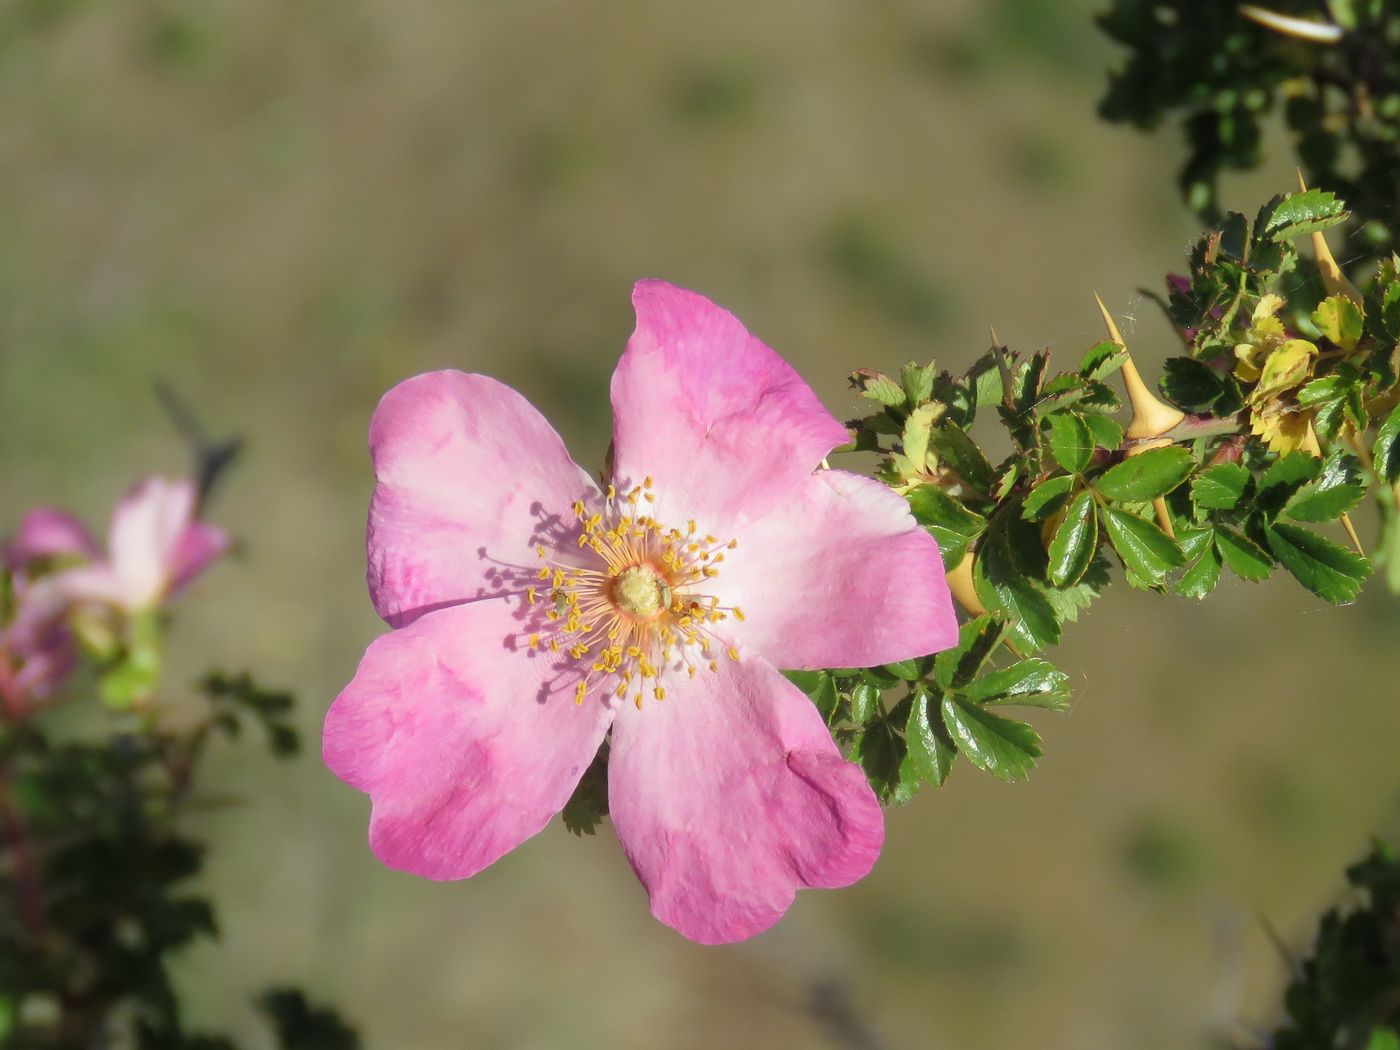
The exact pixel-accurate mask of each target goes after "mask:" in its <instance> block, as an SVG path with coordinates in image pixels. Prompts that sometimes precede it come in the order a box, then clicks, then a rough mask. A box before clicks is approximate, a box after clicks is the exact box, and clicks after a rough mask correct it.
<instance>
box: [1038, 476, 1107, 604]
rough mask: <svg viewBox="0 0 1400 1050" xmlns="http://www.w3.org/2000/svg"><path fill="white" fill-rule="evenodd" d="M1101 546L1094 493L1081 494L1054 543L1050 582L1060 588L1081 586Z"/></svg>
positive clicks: (1067, 514)
mask: <svg viewBox="0 0 1400 1050" xmlns="http://www.w3.org/2000/svg"><path fill="white" fill-rule="evenodd" d="M1098 546H1099V521H1098V516H1097V515H1096V514H1095V513H1094V496H1093V493H1091V492H1088V491H1085V492H1081V493H1080V494H1079V495H1078V496H1076V497H1075V498H1074V502H1073V503H1071V504H1070V505H1069V510H1068V511H1066V512H1065V520H1064V521H1062V522H1061V523H1060V527H1059V528H1058V529H1056V530H1055V536H1054V538H1053V539H1051V541H1050V551H1049V555H1050V582H1051V583H1053V584H1054V585H1055V586H1056V587H1068V586H1069V585H1070V584H1073V583H1077V582H1078V581H1079V577H1081V576H1083V575H1084V570H1085V569H1087V568H1088V567H1089V561H1090V559H1092V558H1093V556H1094V551H1096V550H1098Z"/></svg>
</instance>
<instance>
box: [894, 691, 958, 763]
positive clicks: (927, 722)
mask: <svg viewBox="0 0 1400 1050" xmlns="http://www.w3.org/2000/svg"><path fill="white" fill-rule="evenodd" d="M934 702H935V701H934V700H933V699H932V698H931V697H930V695H929V692H928V690H926V689H920V690H919V691H918V692H916V693H915V694H914V698H913V703H911V704H910V705H909V721H908V722H907V723H906V724H905V726H904V741H905V745H906V746H907V747H908V758H909V761H910V763H911V764H912V765H913V767H914V771H915V772H916V773H917V774H918V775H919V776H920V777H921V778H922V779H924V780H926V781H928V782H929V783H930V784H932V785H933V786H934V787H942V786H943V785H944V784H945V783H947V780H948V774H949V773H951V772H952V771H953V759H954V758H956V757H957V754H958V748H957V745H956V744H954V743H953V741H952V739H951V738H950V737H949V736H948V730H947V729H946V728H945V727H944V725H943V723H942V722H941V721H939V720H938V719H936V718H934V717H932V712H930V710H929V707H930V705H931V704H933V703H934Z"/></svg>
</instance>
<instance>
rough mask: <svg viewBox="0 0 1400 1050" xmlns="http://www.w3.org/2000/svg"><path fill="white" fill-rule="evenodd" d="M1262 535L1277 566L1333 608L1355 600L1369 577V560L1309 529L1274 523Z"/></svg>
mask: <svg viewBox="0 0 1400 1050" xmlns="http://www.w3.org/2000/svg"><path fill="white" fill-rule="evenodd" d="M1265 535H1266V537H1267V538H1268V541H1269V549H1270V550H1272V551H1273V552H1274V556H1275V557H1276V558H1278V560H1279V562H1280V564H1282V565H1283V567H1284V568H1285V569H1287V570H1288V571H1289V572H1291V573H1292V574H1293V575H1294V577H1296V578H1297V580H1298V582H1299V583H1301V584H1302V585H1303V586H1304V587H1306V588H1307V589H1308V590H1310V591H1312V592H1313V593H1314V594H1316V595H1317V596H1318V597H1319V598H1321V599H1322V600H1323V601H1327V602H1331V603H1332V604H1333V605H1345V604H1347V603H1348V602H1352V601H1355V600H1356V595H1357V594H1358V593H1359V592H1360V590H1361V585H1362V584H1363V583H1364V582H1365V580H1366V577H1367V576H1369V575H1370V574H1371V562H1370V561H1369V559H1367V558H1363V557H1362V556H1361V555H1359V554H1353V553H1352V552H1351V551H1349V550H1347V549H1346V548H1345V547H1341V546H1338V545H1337V544H1335V543H1333V542H1332V541H1331V540H1329V539H1325V538H1323V537H1322V536H1319V535H1318V534H1317V533H1315V532H1313V531H1312V530H1310V529H1304V528H1300V527H1298V526H1296V525H1287V524H1284V523H1282V522H1278V523H1276V524H1274V526H1273V527H1272V528H1270V529H1269V530H1268V531H1267V532H1266V533H1265Z"/></svg>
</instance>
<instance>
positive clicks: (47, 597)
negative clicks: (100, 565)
mask: <svg viewBox="0 0 1400 1050" xmlns="http://www.w3.org/2000/svg"><path fill="white" fill-rule="evenodd" d="M97 553H98V551H97V544H96V543H94V542H93V539H92V537H91V535H89V533H88V531H87V529H86V528H84V527H83V524H82V522H80V521H78V519H77V518H75V517H73V516H72V515H71V514H67V513H65V512H64V511H61V510H56V509H54V508H53V507H36V508H34V509H33V510H31V511H29V513H27V514H26V515H25V516H24V518H23V519H21V521H20V523H19V527H18V529H16V531H15V534H14V536H13V537H11V538H10V540H9V541H8V542H7V543H6V544H5V549H4V564H5V568H6V569H7V570H8V571H9V572H10V573H11V580H12V581H13V588H14V590H13V601H14V607H13V610H12V615H11V616H10V618H9V621H8V622H6V623H4V624H0V700H3V701H4V706H5V709H6V710H7V711H8V712H9V713H10V714H11V715H14V716H17V715H20V714H22V713H23V712H24V710H25V709H26V708H27V707H28V704H29V701H30V700H32V699H38V698H42V697H45V696H47V695H49V694H50V693H51V692H53V690H54V689H56V688H57V687H58V686H59V684H60V683H62V681H63V679H64V678H66V677H67V676H68V675H69V673H70V672H71V671H72V670H73V666H74V664H75V663H76V662H77V658H78V654H77V648H76V646H75V645H74V642H73V635H72V632H71V631H70V630H69V628H68V620H67V612H68V599H67V598H66V596H65V595H64V594H63V592H62V589H61V587H60V586H59V585H58V582H57V579H56V577H55V576H52V575H39V574H37V573H36V572H35V569H36V567H38V566H41V565H43V563H45V562H62V561H64V560H72V559H79V560H83V561H86V560H88V559H91V558H93V557H96V556H97Z"/></svg>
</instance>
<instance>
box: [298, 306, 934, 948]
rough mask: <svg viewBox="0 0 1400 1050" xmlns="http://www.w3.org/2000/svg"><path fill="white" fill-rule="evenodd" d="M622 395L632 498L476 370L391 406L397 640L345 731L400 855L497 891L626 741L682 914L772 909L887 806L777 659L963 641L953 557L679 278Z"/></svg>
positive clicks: (620, 806)
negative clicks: (830, 463) (952, 586)
mask: <svg viewBox="0 0 1400 1050" xmlns="http://www.w3.org/2000/svg"><path fill="white" fill-rule="evenodd" d="M632 300H633V304H634V306H635V307H636V311H637V328H636V331H635V332H634V334H633V335H632V338H631V340H630V341H629V342H628V345H627V351H626V353H625V354H624V355H623V357H622V360H621V362H620V363H619V365H618V368H617V371H616V373H615V374H614V376H613V381H612V404H613V414H614V420H615V423H614V431H613V434H614V448H615V466H614V470H613V476H614V481H615V484H613V485H608V486H607V488H606V491H600V490H599V488H598V486H597V485H595V484H594V483H593V481H592V480H591V479H590V478H589V477H588V475H587V474H586V473H585V472H584V471H583V470H581V469H580V468H579V467H578V466H576V465H575V464H574V462H573V461H572V460H571V459H570V457H569V454H568V452H567V451H566V450H565V448H564V445H563V442H562V441H561V440H560V438H559V436H558V435H557V434H556V433H555V432H554V430H553V429H552V428H551V427H550V426H549V424H548V423H547V422H546V421H545V420H544V418H543V417H542V416H541V415H540V414H539V413H538V412H537V411H536V410H535V409H534V408H533V407H532V406H531V405H530V404H529V403H527V402H526V401H525V400H524V398H522V397H521V396H520V395H519V394H517V393H515V391H513V390H511V389H510V388H508V387H506V386H503V385H502V384H500V383H498V382H496V381H495V380H492V379H489V378H487V377H485V376H481V375H467V374H463V373H460V372H451V371H446V372H435V373H430V374H427V375H420V376H416V377H415V378H412V379H409V380H407V381H405V382H403V383H401V384H399V385H398V386H397V387H395V388H394V389H393V390H391V391H390V392H389V393H388V394H386V395H385V397H384V399H383V401H381V403H380V405H379V408H378V410H377V411H376V412H375V415H374V420H373V422H372V423H371V425H370V451H371V455H372V458H373V461H374V468H375V475H376V478H377V482H378V484H377V486H376V489H375V492H374V498H373V501H372V503H371V506H370V514H369V529H368V554H369V585H370V593H371V596H372V598H373V600H374V604H375V607H376V609H377V610H378V611H379V613H380V614H381V615H382V616H383V617H384V618H385V619H386V620H387V621H388V622H389V623H390V624H391V625H393V626H395V627H397V628H398V629H397V630H394V631H391V632H390V633H388V634H386V635H384V636H382V637H380V638H379V639H377V640H376V641H375V642H373V643H372V644H371V645H370V647H369V649H368V650H367V651H366V653H365V656H364V659H363V660H362V661H361V663H360V666H359V669H358V670H357V671H356V673H355V677H354V679H353V681H351V683H350V684H349V685H348V686H347V687H346V688H345V690H344V691H343V692H342V693H341V694H340V696H339V697H337V699H336V701H335V703H334V704H333V705H332V707H331V709H330V711H329V713H328V714H327V716H326V725H325V735H324V757H325V760H326V763H327V764H328V765H329V766H330V768H331V769H332V770H333V771H334V772H335V773H336V775H337V776H339V777H340V778H341V779H342V780H344V781H346V782H347V783H348V784H351V785H352V786H354V787H356V788H359V789H360V790H362V791H365V792H367V793H368V794H369V795H370V796H371V798H372V801H373V811H372V814H371V817H370V844H371V846H372V848H373V849H374V851H375V853H376V854H377V855H378V856H379V858H380V859H381V860H382V861H383V862H384V863H385V864H387V865H389V866H390V867H393V868H398V869H401V870H406V871H410V872H414V873H416V874H419V875H423V876H426V877H429V878H434V879H458V878H465V877H467V876H470V875H473V874H475V873H476V872H478V871H480V870H481V869H483V868H485V867H486V866H487V865H489V864H491V863H492V862H494V861H495V860H496V859H498V858H499V857H500V856H501V855H502V854H504V853H506V852H507V851H509V850H511V849H513V848H514V847H515V846H517V845H519V844H520V843H521V842H523V841H524V840H525V839H527V838H529V837H530V836H532V835H534V834H536V833H537V832H539V831H540V830H541V829H542V828H543V827H544V826H545V825H546V823H548V821H549V820H550V818H551V817H553V815H554V814H556V813H557V812H559V810H560V809H561V807H562V806H563V805H564V803H565V802H566V801H567V800H568V798H569V796H570V794H571V793H572V792H573V790H574V787H575V786H576V785H577V783H578V781H579V779H580V776H581V775H582V774H583V772H584V770H585V769H586V768H587V767H588V765H589V763H590V761H591V760H592V758H593V756H594V753H595V752H596V751H597V750H598V747H599V745H600V743H601V742H602V740H603V738H604V735H605V734H606V733H607V732H608V731H609V729H611V732H612V748H611V755H610V760H609V772H608V780H609V784H608V792H609V800H610V810H611V816H612V820H613V823H614V825H615V827H616V829H617V833H618V836H619V838H620V839H621V841H622V846H623V849H624V850H625V852H626V854H627V857H628V859H629V860H630V861H631V863H632V867H633V869H634V870H635V871H636V873H637V875H638V877H639V878H640V879H641V881H642V883H643V884H644V885H645V886H646V889H647V892H648V894H649V896H650V900H651V909H652V912H653V914H654V915H656V917H657V918H659V919H660V920H661V921H663V922H665V923H667V924H669V925H671V926H673V927H675V928H676V929H677V930H679V931H680V932H681V933H682V934H684V935H685V936H687V937H690V938H692V939H694V940H697V941H703V942H707V943H718V942H725V941H734V940H740V939H742V938H745V937H748V936H751V935H752V934H755V933H757V932H759V931H761V930H764V929H766V928H767V927H769V926H770V925H772V924H773V923H774V922H776V921H777V920H778V919H779V918H780V917H781V916H782V915H783V913H784V912H785V911H786V910H787V908H788V907H789V905H790V904H791V903H792V900H793V896H794V893H795V891H796V890H797V889H799V888H802V887H809V886H811V887H836V886H845V885H848V884H849V883H852V882H854V881H856V880H857V879H860V878H861V877H863V876H864V875H865V874H866V873H867V872H868V871H869V870H870V868H871V866H872V865H873V864H874V862H875V859H876V857H877V855H878V854H879V851H880V846H881V843H882V841H883V836H884V824H883V818H882V815H881V811H880V806H879V803H878V801H877V800H876V798H875V795H874V793H873V792H872V791H871V789H870V787H869V785H868V784H867V782H866V779H865V777H864V775H863V774H862V772H861V770H860V769H859V768H858V767H857V766H855V765H854V764H852V763H850V762H848V761H846V760H845V759H844V758H843V757H842V755H841V753H840V752H839V750H838V749H837V747H836V745H835V744H834V743H833V741H832V738H831V735H830V733H829V732H828V730H827V728H826V726H825V724H824V723H823V721H822V717H821V715H820V714H819V713H818V711H817V709H816V708H815V706H814V705H813V704H812V703H811V702H810V701H809V700H808V699H807V697H805V696H804V695H803V694H802V693H801V692H800V691H799V690H798V689H797V688H796V687H795V686H793V685H792V684H791V683H789V682H788V681H787V679H785V678H784V677H783V676H782V674H781V673H780V672H779V670H778V668H780V667H781V668H790V669H797V668H815V667H849V666H867V665H874V664H882V663H889V662H892V661H896V660H901V659H907V658H911V657H916V656H921V655H923V654H926V653H931V652H934V651H936V650H940V649H944V648H947V647H948V646H950V645H952V644H954V643H955V641H956V638H957V627H956V622H955V617H954V613H953V609H952V605H951V603H950V600H949V595H948V588H947V585H946V583H945V581H944V578H943V567H942V561H941V559H940V557H939V552H938V547H937V545H936V544H935V542H934V541H933V539H932V537H930V536H929V534H928V533H927V532H925V531H924V530H923V529H921V528H919V527H918V526H917V525H916V523H915V522H914V520H913V518H912V517H911V516H910V513H909V510H908V507H907V505H906V503H905V501H904V500H903V499H901V498H900V497H899V496H898V495H896V494H895V493H893V492H891V491H890V490H889V489H888V488H886V487H885V486H883V485H880V484H878V483H877V482H874V481H871V480H869V479H866V478H862V477H859V476H857V475H854V474H849V473H846V472H844V471H839V470H818V469H817V468H818V466H819V464H820V463H821V461H822V459H823V457H825V456H826V455H827V454H828V453H829V452H830V451H831V449H832V448H833V447H835V446H837V445H840V444H843V443H844V442H846V441H847V440H848V434H847V431H846V429H845V428H844V427H843V426H842V425H841V424H840V423H839V422H837V420H836V419H835V418H833V417H832V415H831V414H830V413H829V412H827V410H826V409H825V408H823V407H822V405H821V403H820V402H819V401H818V399H817V397H816V395H815V394H813V392H812V391H811V389H810V388H809V387H808V386H807V385H806V383H804V382H803V381H802V379H801V378H800V377H799V376H798V375H797V374H796V372H794V371H793V370H792V368H791V367H789V366H788V365H787V364H786V363H785V362H784V361H783V360H782V359H781V358H779V357H778V355H777V354H775V353H774V352H773V351H772V350H770V349H769V348H768V347H767V346H765V345H764V344H763V343H761V342H760V341H759V340H757V339H755V338H754V337H753V336H752V335H750V334H749V333H748V331H746V330H745V328H744V327H743V325H741V324H740V323H739V321H738V320H737V319H736V318H735V317H733V316H732V315H731V314H729V313H727V312H726V311H724V310H722V309H720V308H719V307H717V306H715V305H714V304H713V303H711V302H710V301H709V300H708V299H705V298H702V297H701V296H698V295H695V294H693V293H691V292H687V291H683V290H682V289H679V288H676V287H673V286H671V285H668V284H664V283H661V282H658V281H643V282H641V283H639V284H638V285H637V287H636V289H635V291H634V292H633V297H632Z"/></svg>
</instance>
